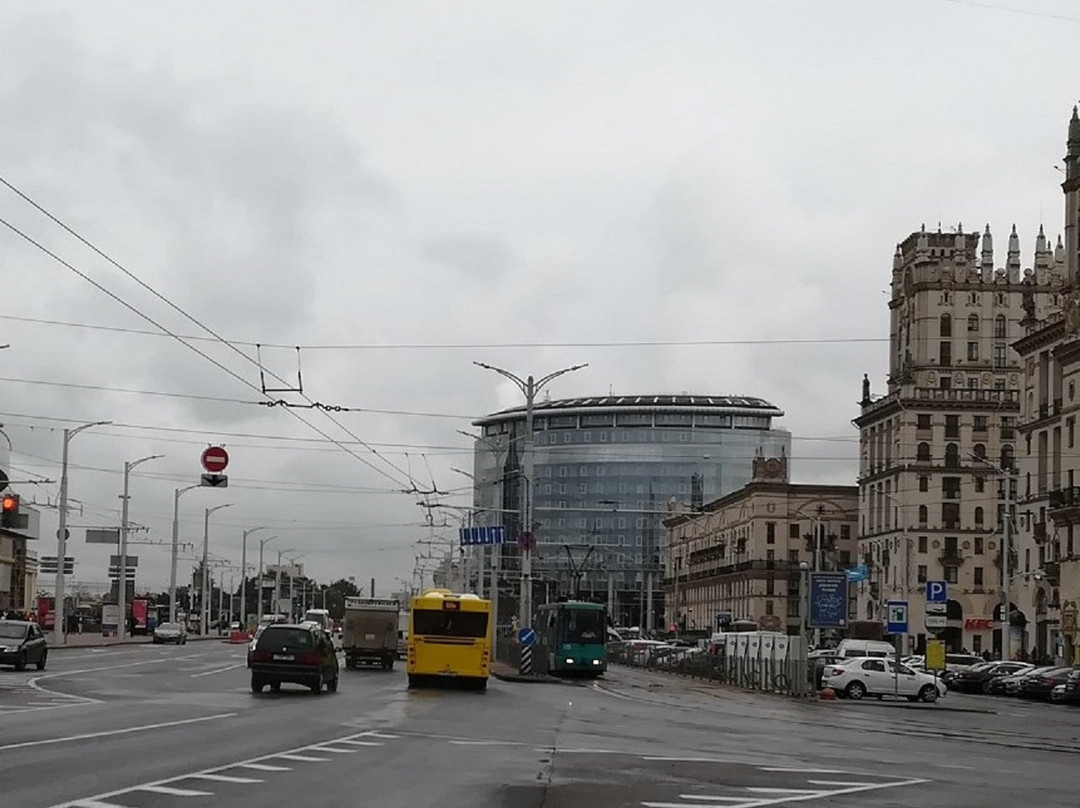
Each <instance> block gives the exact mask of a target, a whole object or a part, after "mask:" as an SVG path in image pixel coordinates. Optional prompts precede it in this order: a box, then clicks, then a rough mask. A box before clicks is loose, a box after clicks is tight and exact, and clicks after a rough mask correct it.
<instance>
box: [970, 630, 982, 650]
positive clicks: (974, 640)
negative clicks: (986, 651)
mask: <svg viewBox="0 0 1080 808" xmlns="http://www.w3.org/2000/svg"><path fill="white" fill-rule="evenodd" d="M980 651H982V634H974V635H972V637H971V653H973V654H977V653H979V652H980Z"/></svg>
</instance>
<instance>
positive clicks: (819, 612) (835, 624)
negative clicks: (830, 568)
mask: <svg viewBox="0 0 1080 808" xmlns="http://www.w3.org/2000/svg"><path fill="white" fill-rule="evenodd" d="M847 616H848V576H847V573H846V572H811V573H810V627H811V628H843V627H844V626H846V625H847Z"/></svg>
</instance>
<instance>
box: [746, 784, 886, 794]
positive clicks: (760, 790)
mask: <svg viewBox="0 0 1080 808" xmlns="http://www.w3.org/2000/svg"><path fill="white" fill-rule="evenodd" d="M809 782H811V783H822V784H823V785H825V783H823V782H822V781H821V780H810V781H809ZM844 785H846V784H844ZM851 785H862V786H865V785H869V783H852V784H851ZM746 790H747V791H752V792H753V793H755V794H820V795H821V796H824V795H826V794H828V793H829V792H828V791H822V790H821V789H818V788H768V787H766V786H747V787H746Z"/></svg>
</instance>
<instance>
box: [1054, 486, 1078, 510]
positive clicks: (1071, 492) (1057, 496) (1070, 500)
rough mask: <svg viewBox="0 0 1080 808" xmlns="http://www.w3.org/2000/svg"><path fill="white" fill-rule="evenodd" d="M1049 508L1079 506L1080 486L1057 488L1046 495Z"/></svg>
mask: <svg viewBox="0 0 1080 808" xmlns="http://www.w3.org/2000/svg"><path fill="white" fill-rule="evenodd" d="M1048 499H1049V500H1050V510H1052V511H1053V510H1058V509H1063V508H1077V507H1080V487H1077V486H1073V487H1072V488H1059V489H1058V490H1056V491H1051V492H1050V493H1049V495H1048Z"/></svg>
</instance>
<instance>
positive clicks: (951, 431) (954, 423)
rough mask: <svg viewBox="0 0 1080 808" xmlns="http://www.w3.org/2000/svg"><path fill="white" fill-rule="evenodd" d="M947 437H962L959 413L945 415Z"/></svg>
mask: <svg viewBox="0 0 1080 808" xmlns="http://www.w3.org/2000/svg"><path fill="white" fill-rule="evenodd" d="M945 437H946V438H959V437H960V416H959V415H946V416H945Z"/></svg>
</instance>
